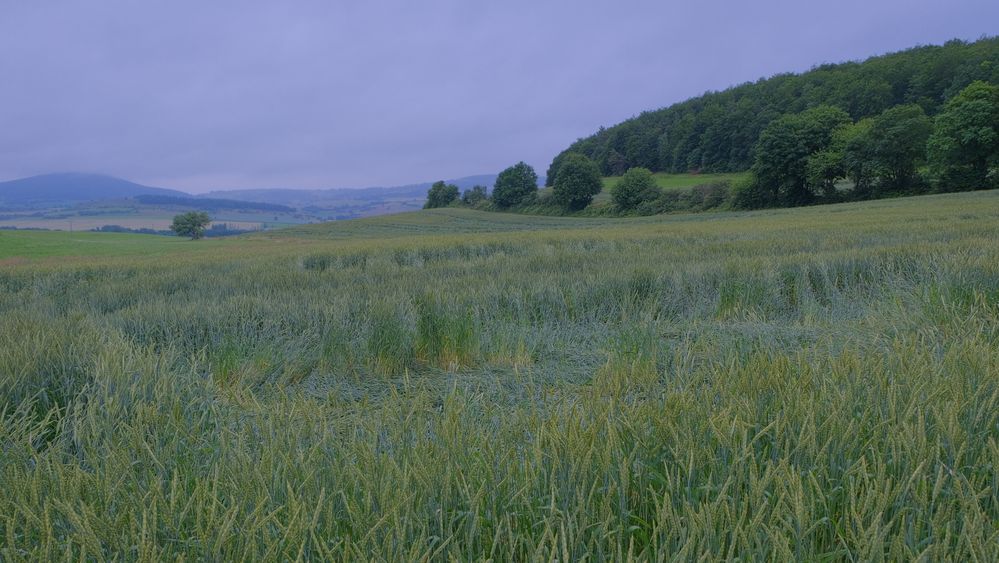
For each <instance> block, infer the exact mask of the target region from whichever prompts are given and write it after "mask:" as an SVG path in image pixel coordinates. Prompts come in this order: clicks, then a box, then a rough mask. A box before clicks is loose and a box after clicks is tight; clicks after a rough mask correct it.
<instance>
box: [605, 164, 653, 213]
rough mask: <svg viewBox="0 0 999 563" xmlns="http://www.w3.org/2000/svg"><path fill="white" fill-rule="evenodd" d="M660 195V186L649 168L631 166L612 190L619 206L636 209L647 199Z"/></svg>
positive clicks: (612, 194) (615, 201)
mask: <svg viewBox="0 0 999 563" xmlns="http://www.w3.org/2000/svg"><path fill="white" fill-rule="evenodd" d="M658 196H659V188H658V187H657V186H656V181H655V179H653V177H652V172H650V171H649V169H648V168H629V169H628V171H627V172H625V173H624V176H622V177H621V180H620V181H618V183H617V185H616V186H614V189H613V190H612V191H611V197H612V198H613V199H614V203H615V204H616V205H617V206H618V208H620V209H623V210H628V209H635V208H636V207H638V206H639V205H641V204H642V203H644V202H646V201H651V200H653V199H655V198H656V197H658Z"/></svg>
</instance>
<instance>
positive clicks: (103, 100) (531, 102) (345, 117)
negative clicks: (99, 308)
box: [0, 0, 999, 192]
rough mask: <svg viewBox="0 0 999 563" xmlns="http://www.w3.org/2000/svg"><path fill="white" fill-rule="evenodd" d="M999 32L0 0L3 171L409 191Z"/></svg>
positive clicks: (762, 6) (401, 6)
mask: <svg viewBox="0 0 999 563" xmlns="http://www.w3.org/2000/svg"><path fill="white" fill-rule="evenodd" d="M996 33H999V2H997V1H996V0H948V1H941V0H932V1H930V0H893V1H881V0H862V1H857V0H845V1H840V2H828V1H826V2H810V1H807V0H795V1H791V0H787V1H773V0H758V1H753V2H749V1H737V0H729V1H724V2H722V1H718V0H706V1H699V2H694V1H691V0H684V1H660V2H650V1H630V0H620V1H608V0H603V1H588V0H587V1H582V0H577V1H544V0H534V1H521V0H516V1H503V2H484V1H483V2H478V1H474V0H444V1H438V0H429V1H426V0H425V1H420V2H417V1H411V2H404V1H393V2H388V1H378V0H371V1H362V0H351V1H335V0H328V1H319V0H314V1H312V0H309V1H306V0H302V1H292V0H289V1H276V0H274V1H266V2H265V1H259V2H251V1H247V0H240V1H235V0H233V1H223V0H210V1H209V0H197V1H192V0H144V1H136V0H89V1H82V0H76V1H69V0H66V1H58V0H0V180H5V179H12V178H16V177H21V176H27V175H32V174H39V173H45V172H57V171H83V172H101V173H107V174H113V175H117V176H122V177H125V178H128V179H131V180H135V181H138V182H142V183H147V184H152V185H160V186H164V187H172V188H178V189H184V190H188V191H192V192H204V191H208V190H211V189H225V188H244V187H246V188H251V187H304V188H321V187H350V186H357V187H360V186H370V185H398V184H406V183H414V182H420V181H424V180H434V179H438V178H455V177H460V176H466V175H472V174H480V173H491V172H497V171H499V170H501V169H502V168H504V167H505V166H507V165H509V164H512V163H514V162H516V161H518V160H525V161H527V162H528V163H530V164H532V165H534V167H535V168H537V169H538V172H539V173H544V170H545V168H546V167H547V166H548V163H549V161H550V160H551V158H552V156H554V155H555V154H556V153H557V152H558V151H560V150H561V149H563V148H565V147H566V146H567V145H568V144H569V143H570V142H572V141H573V140H575V139H576V138H578V137H581V136H585V135H588V134H590V133H592V132H593V131H595V130H596V129H597V128H598V127H599V126H601V125H612V124H614V123H617V122H619V121H621V120H623V119H626V118H628V117H630V116H632V115H634V114H637V113H640V112H641V111H643V110H647V109H654V108H657V107H662V106H665V105H669V104H670V103H673V102H677V101H680V100H683V99H685V98H688V97H690V96H693V95H697V94H699V93H702V92H704V91H705V90H709V89H710V90H718V89H722V88H725V87H727V86H730V85H733V84H737V83H740V82H744V81H747V80H755V79H757V78H759V77H761V76H769V75H771V74H774V73H777V72H784V71H802V70H807V69H808V68H809V67H811V66H813V65H815V64H818V63H823V62H839V61H843V60H849V59H857V58H865V57H867V56H870V55H874V54H880V53H884V52H887V51H893V50H898V49H903V48H907V47H910V46H913V45H916V44H927V43H941V42H943V41H945V40H947V39H950V38H955V37H957V38H961V39H968V40H972V39H976V38H978V37H979V36H981V35H985V34H988V35H994V34H996Z"/></svg>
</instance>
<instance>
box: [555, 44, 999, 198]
mask: <svg viewBox="0 0 999 563" xmlns="http://www.w3.org/2000/svg"><path fill="white" fill-rule="evenodd" d="M975 80H982V81H985V82H989V83H992V84H997V85H999V37H991V38H985V39H981V40H979V41H974V42H970V43H968V42H964V41H959V40H954V41H948V42H947V43H946V44H944V45H941V46H923V47H915V48H913V49H908V50H905V51H900V52H897V53H891V54H888V55H883V56H877V57H871V58H869V59H867V60H865V61H862V62H846V63H840V64H824V65H821V66H817V67H815V68H814V69H812V70H810V71H808V72H805V73H802V74H790V73H788V74H778V75H776V76H773V77H771V78H766V79H760V80H758V81H756V82H752V83H746V84H741V85H739V86H735V87H732V88H728V89H726V90H723V91H721V92H708V93H706V94H704V95H702V96H698V97H695V98H691V99H689V100H686V101H684V102H680V103H677V104H673V105H671V106H669V107H665V108H662V109H658V110H654V111H646V112H644V113H642V114H641V115H638V116H636V117H633V118H631V119H629V120H627V121H624V122H622V123H619V124H617V125H615V126H613V127H608V128H603V127H601V128H600V129H599V130H598V131H597V132H596V133H594V134H593V135H591V136H589V137H585V138H582V139H579V140H578V141H576V142H575V143H573V144H572V145H571V146H569V147H568V148H567V149H566V150H565V151H563V152H562V153H560V154H559V155H558V156H557V157H555V159H554V161H553V162H552V166H551V167H549V169H548V181H549V185H550V183H551V181H553V180H554V172H555V170H557V168H558V165H559V163H560V162H561V159H562V158H563V157H564V155H565V154H566V153H568V152H577V153H581V154H584V155H586V156H588V157H590V158H592V159H593V160H595V161H596V162H597V164H598V166H599V167H600V170H601V172H602V173H603V174H604V175H606V176H617V175H620V174H622V173H624V171H626V170H627V169H629V168H631V167H633V166H641V167H644V168H648V169H650V170H652V171H653V172H670V173H684V172H688V171H700V172H739V171H743V170H747V169H748V168H749V167H750V166H751V165H752V164H753V159H754V151H755V146H756V142H757V140H758V139H759V137H760V133H761V132H762V131H763V130H764V129H765V128H766V127H767V125H768V124H770V122H771V121H773V120H775V119H777V118H779V117H780V116H782V115H785V114H793V113H798V112H801V111H803V110H806V109H808V108H812V107H815V106H818V105H824V104H828V105H832V106H835V107H838V108H840V109H842V110H844V111H846V112H847V113H848V114H849V116H850V117H851V118H852V119H853V120H858V119H861V118H865V117H870V116H874V115H877V114H879V113H881V112H882V111H884V110H886V109H888V108H890V107H893V106H897V105H899V104H918V105H919V106H921V107H922V108H923V110H924V111H925V112H926V113H927V114H928V115H930V116H933V115H935V114H936V113H937V111H938V110H939V109H940V107H941V106H942V105H943V103H944V102H945V101H946V100H947V99H949V98H950V97H951V96H953V95H954V94H956V93H957V92H960V91H961V90H962V89H963V88H964V87H966V86H967V85H968V84H971V83H972V82H973V81H975Z"/></svg>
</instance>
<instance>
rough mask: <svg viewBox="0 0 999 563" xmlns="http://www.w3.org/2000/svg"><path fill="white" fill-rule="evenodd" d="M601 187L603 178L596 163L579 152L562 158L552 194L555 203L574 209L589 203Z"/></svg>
mask: <svg viewBox="0 0 999 563" xmlns="http://www.w3.org/2000/svg"><path fill="white" fill-rule="evenodd" d="M602 188H603V179H602V178H601V177H600V169H599V168H597V165H596V164H595V163H594V162H593V161H592V160H590V159H589V158H586V157H585V156H583V155H581V154H569V155H566V156H565V158H563V159H562V165H561V166H560V167H559V169H558V172H557V176H556V179H555V184H554V187H553V188H552V195H553V199H554V201H555V203H556V204H558V205H561V206H562V207H564V208H565V209H568V210H576V209H582V208H584V207H586V206H587V205H589V204H590V202H592V201H593V196H595V195H597V194H598V193H600V190H601V189H602Z"/></svg>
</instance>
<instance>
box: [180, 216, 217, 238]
mask: <svg viewBox="0 0 999 563" xmlns="http://www.w3.org/2000/svg"><path fill="white" fill-rule="evenodd" d="M211 222H212V219H211V217H209V216H208V214H207V213H205V212H204V211H188V212H187V213H181V214H180V215H177V216H175V217H174V218H173V224H172V225H170V230H171V231H173V232H175V233H177V236H182V237H190V238H191V240H197V239H199V238H201V237H203V236H204V235H205V229H207V228H208V224H209V223H211Z"/></svg>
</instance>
